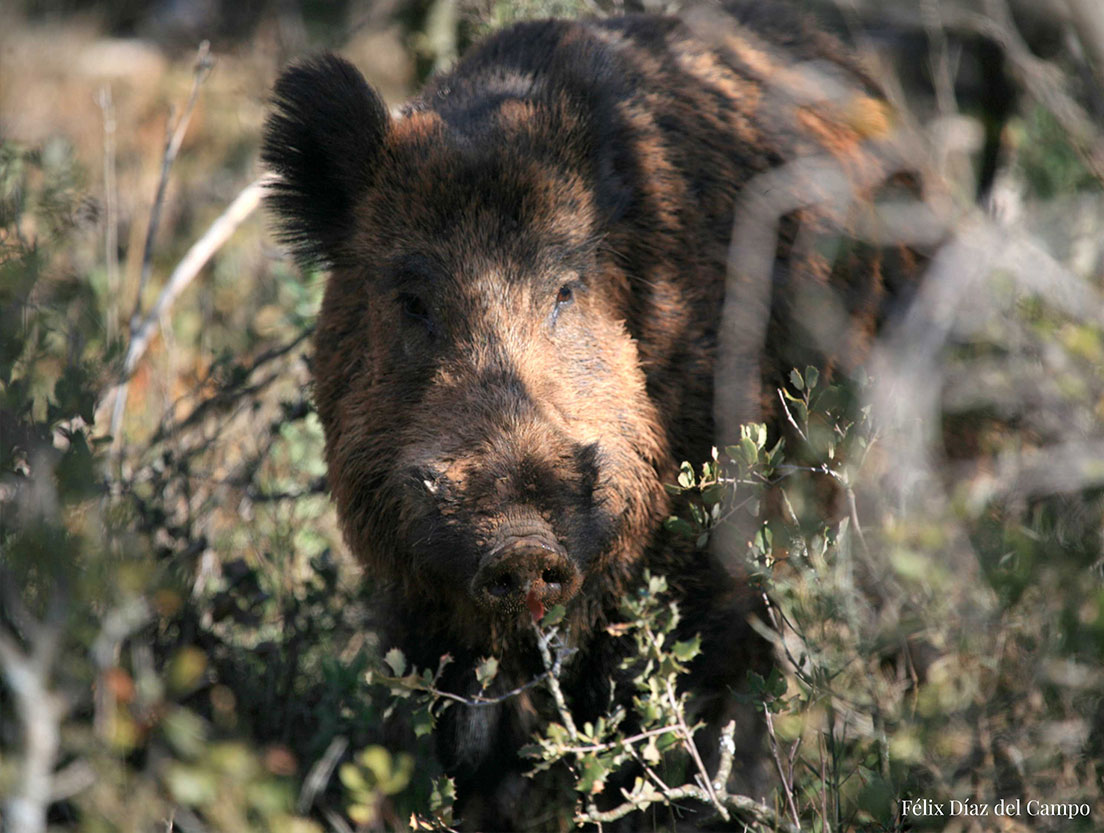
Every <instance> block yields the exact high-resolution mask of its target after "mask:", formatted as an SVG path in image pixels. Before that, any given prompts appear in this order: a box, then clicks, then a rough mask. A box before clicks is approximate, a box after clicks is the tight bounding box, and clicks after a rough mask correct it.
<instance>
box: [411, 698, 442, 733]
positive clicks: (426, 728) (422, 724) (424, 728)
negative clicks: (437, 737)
mask: <svg viewBox="0 0 1104 833" xmlns="http://www.w3.org/2000/svg"><path fill="white" fill-rule="evenodd" d="M411 721H412V723H413V724H414V736H415V737H419V738H420V737H422V736H424V735H428V734H429V733H430V732H432V731H433V727H434V725H435V724H436V723H437V719H436V718H435V717H434V716H433V712H432V711H431V710H430V707H429V706H428V705H427V706H425V707H424V708H421V709H418V710H417V711H416V712H414V715H413V717H412V718H411Z"/></svg>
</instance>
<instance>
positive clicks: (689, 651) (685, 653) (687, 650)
mask: <svg viewBox="0 0 1104 833" xmlns="http://www.w3.org/2000/svg"><path fill="white" fill-rule="evenodd" d="M671 653H672V654H674V655H675V657H676V658H677V659H678V660H679V661H680V662H689V661H690V660H692V659H693V658H694V657H696V656H697V655H698V654H700V653H701V634H695V635H694V638H693V639H690V640H687V641H685V642H676V643H675V644H674V645H672V646H671Z"/></svg>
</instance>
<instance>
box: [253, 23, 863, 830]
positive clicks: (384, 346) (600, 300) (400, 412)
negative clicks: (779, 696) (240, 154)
mask: <svg viewBox="0 0 1104 833" xmlns="http://www.w3.org/2000/svg"><path fill="white" fill-rule="evenodd" d="M756 5H757V4H748V3H745V4H741V5H739V6H733V7H732V8H731V9H730V13H731V14H730V15H728V16H718V15H715V16H714V17H712V18H708V17H704V18H703V17H699V18H697V21H698V23H697V25H695V24H694V23H693V22H690V23H684V22H681V21H679V20H677V19H674V18H665V17H654V16H630V17H625V18H617V19H610V20H603V21H594V22H567V21H541V22H533V23H523V24H519V25H516V26H513V27H511V28H509V29H507V30H505V31H503V32H500V33H498V34H497V35H495V36H493V37H491V38H489V39H488V40H486V41H485V42H483V43H482V44H480V45H478V46H477V47H475V48H474V49H473V50H472V51H471V52H470V53H469V54H468V55H467V56H466V57H465V58H464V59H463V60H462V61H461V62H460V63H459V64H458V65H457V66H456V67H455V69H453V70H452V71H451V72H449V73H447V74H445V75H443V76H441V77H439V78H437V79H435V80H434V81H432V82H431V83H430V84H429V85H428V86H427V87H426V89H425V90H424V91H423V92H422V94H421V95H420V96H419V97H418V98H417V99H415V100H414V101H412V102H411V103H410V104H408V105H407V106H406V108H405V109H404V111H403V114H402V116H401V117H400V118H397V119H394V120H393V119H391V118H390V117H389V116H388V115H387V112H386V109H385V108H384V106H383V105H382V103H381V102H380V100H379V99H378V97H377V96H376V95H375V94H374V93H373V92H372V91H371V90H370V89H369V88H368V87H367V86H366V85H365V84H364V82H363V80H362V79H361V78H360V76H359V74H358V73H357V72H356V71H355V70H354V69H352V67H350V66H349V65H348V64H346V63H345V62H343V61H341V60H340V59H337V58H333V57H329V56H328V57H323V58H318V59H314V60H311V61H308V62H306V63H303V64H300V65H298V66H297V67H294V68H292V69H291V70H289V71H288V72H287V73H286V74H285V75H284V76H283V77H282V78H281V80H280V81H279V82H278V84H277V86H276V92H275V110H274V113H273V115H272V117H271V118H270V121H269V124H268V126H267V130H266V137H265V143H264V150H263V158H264V160H265V163H266V164H267V165H268V166H269V168H270V169H272V170H273V171H275V172H276V173H278V174H279V175H280V177H281V182H280V184H279V185H277V186H276V187H275V189H274V191H273V196H272V197H271V198H270V201H271V207H272V208H273V210H274V212H275V213H276V215H277V217H278V218H279V220H280V222H281V228H282V233H283V237H284V240H285V241H286V242H288V243H289V244H290V245H291V246H292V249H293V251H294V252H295V253H296V254H297V255H298V256H299V257H300V259H302V260H304V261H306V262H314V263H317V262H321V263H323V264H326V265H328V266H330V267H332V276H331V278H330V281H329V284H328V287H327V291H326V297H325V301H324V303H323V308H322V311H321V314H320V318H319V325H318V334H317V341H316V347H317V355H316V358H315V396H316V402H317V406H318V412H319V415H320V417H321V420H322V423H323V426H324V427H325V431H326V448H327V461H328V465H329V475H330V484H331V488H332V489H333V495H334V499H335V501H336V503H337V506H338V510H339V515H340V518H341V522H342V524H343V528H344V532H345V537H346V540H347V541H348V543H349V546H350V547H351V548H352V550H353V551H354V552H355V553H356V554H357V556H358V557H359V558H360V559H361V560H362V561H363V563H364V564H365V566H366V568H367V570H368V572H369V574H370V575H371V576H372V578H373V579H374V580H375V581H378V582H379V583H380V586H381V588H382V589H381V593H380V597H381V609H382V610H385V611H386V617H385V623H386V634H387V636H388V637H389V638H390V639H391V640H392V641H393V642H394V643H395V644H398V645H399V646H400V647H401V648H402V649H403V650H404V652H405V653H406V654H407V656H408V657H409V658H410V659H411V660H412V661H413V662H415V663H417V664H418V665H421V666H429V667H435V666H436V664H437V661H438V658H439V657H440V656H441V655H442V654H444V653H450V654H451V655H452V656H453V657H454V658H455V660H456V661H455V662H454V663H453V664H452V665H451V666H450V667H449V670H448V672H447V673H446V676H445V678H444V679H443V680H442V681H441V684H442V685H443V686H445V687H447V688H450V689H451V690H454V691H457V692H459V693H461V694H472V693H474V692H476V691H478V685H477V683H476V681H475V679H474V675H473V673H472V666H473V664H474V663H475V662H476V661H477V660H478V659H479V658H480V657H483V656H488V655H491V654H495V655H498V656H500V657H501V659H502V665H501V669H502V670H501V671H500V674H499V677H498V679H497V680H496V682H495V687H494V689H493V690H492V692H491V693H494V691H506V690H509V689H511V688H513V687H515V686H517V685H519V684H520V683H523V682H525V681H526V680H528V679H530V678H531V677H532V676H534V675H535V674H537V673H538V672H539V671H540V670H541V666H540V662H539V658H538V657H537V655H536V651H535V643H534V640H533V634H532V629H531V627H530V620H529V619H528V614H527V612H526V611H525V610H523V609H522V610H521V613H520V615H518V610H519V607H518V605H517V604H516V603H514V602H510V603H509V604H506V603H501V604H500V603H498V602H497V601H495V599H494V598H491V602H492V603H494V604H496V605H498V606H497V607H495V608H494V610H493V611H491V610H489V608H488V607H487V602H486V598H490V597H486V596H485V593H484V595H483V596H481V595H480V593H481V592H484V591H485V588H486V587H487V586H488V585H487V584H486V583H485V582H484V576H485V574H486V573H487V571H488V570H494V569H498V567H497V566H496V565H498V564H499V562H501V560H502V555H501V554H502V553H503V552H507V553H509V552H512V551H513V550H511V547H514V548H515V549H516V548H517V547H518V546H520V547H522V553H523V555H522V556H518V558H520V559H523V560H524V559H529V560H528V561H525V562H524V563H525V564H526V565H529V564H531V563H537V562H535V561H533V559H548V563H549V564H554V565H555V570H553V571H552V573H549V571H547V570H546V571H545V574H542V577H541V578H538V579H534V581H536V582H537V584H540V585H541V587H542V588H543V589H542V591H541V592H542V593H547V594H548V598H551V599H553V600H555V599H557V598H560V597H561V596H562V597H563V598H564V599H565V603H566V606H567V609H568V614H567V619H566V623H565V628H566V631H567V634H568V638H569V640H570V641H571V643H572V645H573V647H575V648H576V649H577V651H576V653H575V655H574V658H573V660H572V661H571V663H570V665H569V667H568V668H567V669H566V671H565V679H564V685H565V688H566V690H567V692H568V695H569V697H570V698H571V701H572V706H573V708H574V710H575V711H576V712H577V714H578V718H577V719H578V720H588V719H593V718H594V717H596V716H597V715H598V714H600V713H601V712H602V711H603V710H604V709H605V708H606V707H607V705H608V703H609V699H610V696H611V694H612V695H613V696H615V697H617V698H619V699H620V700H622V701H627V699H628V698H629V697H630V696H631V691H624V690H620V689H618V690H616V691H612V692H611V689H610V684H611V680H614V679H616V678H617V676H618V673H619V672H618V671H617V667H618V664H619V662H620V659H621V657H622V655H623V654H624V652H625V651H626V650H627V646H625V645H623V644H622V642H623V640H618V639H615V638H613V637H611V636H610V635H609V634H608V632H607V630H606V626H607V625H608V624H610V623H611V622H613V621H616V617H617V610H618V604H619V600H620V599H621V598H622V597H623V596H624V594H625V593H627V592H630V591H631V590H632V588H633V587H634V585H635V584H636V583H637V582H638V581H639V580H640V576H641V574H642V572H643V570H644V569H645V568H648V569H650V570H651V571H652V572H654V573H662V574H665V575H667V576H668V579H669V581H670V584H671V587H672V592H673V594H674V596H675V597H676V599H677V600H678V602H679V604H680V607H681V610H682V613H683V626H682V627H683V632H684V635H687V636H688V635H690V634H692V633H695V632H700V633H702V635H703V640H704V653H703V657H702V658H701V660H700V661H699V662H698V663H697V664H696V665H695V667H694V669H693V673H692V679H691V682H690V686H691V687H692V688H693V689H694V690H695V691H696V692H697V694H698V703H699V710H700V713H701V714H702V715H703V718H704V719H706V720H708V721H709V722H710V724H711V726H712V727H713V728H715V727H716V726H718V725H719V724H720V723H721V722H722V721H723V720H724V719H725V718H726V717H727V716H728V715H730V714H731V713H732V711H733V706H734V700H733V697H732V692H733V691H734V690H736V689H738V688H739V687H740V686H741V685H743V684H744V682H745V680H746V675H747V673H748V671H750V670H755V671H758V672H760V673H764V672H765V671H766V670H767V669H768V667H769V661H770V660H769V654H770V650H769V646H768V644H767V642H766V641H765V640H764V639H763V638H762V637H760V636H759V635H757V634H756V633H755V631H754V630H753V628H752V627H751V625H750V623H749V620H750V619H751V618H753V617H756V616H761V615H762V604H763V603H762V596H761V593H760V592H759V591H758V590H757V589H756V588H755V587H753V586H751V585H750V584H749V582H748V580H747V578H746V576H745V575H743V573H742V572H741V571H739V570H738V569H733V568H732V565H724V564H722V563H720V561H718V560H717V559H716V558H715V557H714V556H713V555H711V554H710V553H706V552H700V551H696V550H695V549H694V548H693V547H692V546H690V545H689V544H688V543H686V542H683V541H680V540H676V539H674V538H672V537H671V536H669V535H668V534H667V533H666V532H665V531H664V529H663V521H664V519H665V518H666V517H667V516H668V514H669V513H670V512H671V511H672V506H671V502H670V498H669V496H668V495H667V493H666V492H665V490H664V488H663V484H664V483H669V482H674V480H675V477H676V474H677V470H678V465H679V463H680V462H681V461H682V460H690V461H695V462H697V461H701V460H705V459H707V458H708V456H709V453H710V446H711V444H712V442H713V436H712V431H713V425H712V404H713V366H714V354H715V351H716V341H717V330H718V324H719V322H718V317H719V314H720V309H721V304H722V302H723V299H724V291H725V277H726V273H727V269H728V246H729V241H730V237H731V234H732V224H733V217H734V210H735V204H736V199H737V196H738V194H739V192H740V189H741V188H742V187H744V186H745V185H746V184H747V183H748V182H749V181H750V180H751V179H752V178H753V177H755V176H756V175H757V174H759V173H761V172H764V171H767V170H769V169H770V168H772V167H773V166H776V165H779V164H782V163H784V162H785V161H787V160H790V159H794V158H796V157H798V156H801V155H805V154H810V153H830V154H832V155H834V156H836V157H838V158H839V159H840V160H841V162H843V163H845V164H855V165H862V164H865V163H866V160H865V157H864V156H863V153H862V150H861V144H862V141H863V139H864V133H863V129H862V128H861V126H856V124H855V123H853V121H852V120H851V117H850V115H849V114H850V113H851V112H852V110H851V109H849V108H851V107H852V106H853V105H854V106H856V107H859V108H860V109H861V108H862V107H864V106H871V107H874V108H875V109H877V108H879V107H880V102H878V101H876V98H872V97H871V96H872V94H873V85H871V84H870V82H869V81H868V79H867V78H865V76H863V75H862V73H861V72H860V71H859V70H858V69H857V68H856V67H855V66H854V65H853V64H852V63H851V62H850V61H849V60H848V59H847V58H846V57H845V56H843V55H842V52H841V50H840V49H839V48H838V47H837V45H836V44H835V43H834V41H832V40H831V39H829V38H827V37H825V36H823V35H820V34H819V33H817V32H815V31H814V30H812V29H810V28H809V27H807V26H806V25H805V24H804V22H803V21H801V20H800V19H799V18H795V17H784V18H778V17H777V14H778V12H777V9H775V7H773V6H772V7H771V11H769V12H767V11H762V10H757V8H756ZM779 20H781V21H782V22H779ZM806 65H808V66H815V67H816V68H817V70H818V72H821V73H827V74H828V76H829V77H830V79H831V81H832V84H834V85H835V86H836V87H840V88H844V89H846V90H848V92H847V93H846V95H845V96H844V97H843V98H840V97H838V96H837V97H836V99H834V100H833V101H831V102H829V103H828V104H824V103H823V102H822V101H820V100H819V99H818V98H817V96H818V92H817V89H816V84H815V83H812V84H811V87H812V88H811V89H810V82H809V81H808V78H807V76H806V75H803V74H802V72H800V71H799V68H800V67H802V66H806ZM879 112H880V111H879ZM802 222H805V223H807V224H808V225H809V226H810V227H815V226H816V225H817V223H818V220H817V218H816V217H815V216H814V215H812V214H809V215H808V216H805V217H802V218H798V217H793V218H790V221H789V222H788V224H784V226H783V239H782V241H781V243H780V249H779V264H780V266H779V270H780V271H779V274H792V273H794V272H795V271H796V270H804V271H805V272H807V273H808V274H810V275H813V276H815V277H816V278H817V279H818V280H823V281H828V280H834V278H833V276H832V275H830V274H829V271H830V270H829V269H827V268H826V267H825V265H824V264H822V263H820V262H818V261H816V260H815V258H811V257H809V259H807V260H802V258H803V257H806V255H799V254H795V253H794V251H793V245H792V244H793V240H794V238H795V237H796V236H797V233H796V232H797V228H798V227H799V226H800V224H801V223H802ZM858 270H859V272H861V274H854V275H850V276H848V278H847V279H848V280H849V281H851V282H852V283H854V284H859V283H863V282H865V284H864V285H867V286H868V289H869V292H867V293H866V294H862V293H859V294H858V295H857V296H856V297H861V298H869V297H878V296H879V293H880V291H881V290H880V283H879V282H880V280H881V277H880V273H879V272H878V270H877V269H876V268H872V267H870V265H869V264H866V265H863V266H861V267H858ZM863 303H865V301H864V302H863ZM860 306H861V304H860ZM852 312H854V313H855V314H856V315H857V316H860V317H861V316H866V315H868V314H870V311H869V310H868V309H867V308H865V307H863V308H861V309H859V308H856V309H854V310H852ZM787 329H788V323H787V321H786V320H785V318H784V316H779V317H778V318H777V319H776V320H775V321H774V325H773V330H772V335H771V337H770V339H769V340H768V345H772V344H780V343H781V342H782V340H784V339H785V337H786V335H787ZM768 349H773V348H770V347H768ZM787 358H788V357H787ZM787 369H788V368H787V367H785V366H783V357H781V356H780V355H767V356H766V360H765V361H764V376H765V378H767V379H775V378H778V377H779V375H780V374H781V373H782V372H784V371H785V370H787ZM519 542H521V543H520V544H519ZM525 548H528V549H525ZM530 550H531V552H530ZM540 563H541V564H543V563H544V562H543V561H541V562H540ZM525 569H529V567H528V566H526V567H525ZM525 575H526V576H528V575H529V573H525ZM576 576H577V581H578V585H577V589H576V587H575V585H574V584H571V582H572V581H575V580H576V579H575V577H576ZM510 580H513V574H509V575H507V576H506V580H505V584H504V585H503V587H507V586H508V585H509V581H510ZM528 580H529V579H528V578H527V579H526V581H528ZM541 582H546V585H545V584H541ZM569 585H571V586H570V588H569ZM490 586H492V588H493V587H495V585H490ZM526 586H527V587H528V585H526ZM549 588H550V589H549ZM495 592H499V591H498V590H495ZM535 592H536V591H529V593H530V595H528V596H526V597H525V599H526V601H527V602H528V603H529V604H530V607H531V609H532V608H533V606H536V609H537V610H541V609H543V599H544V598H545V597H544V596H541V597H540V598H539V599H538V598H537V597H536V596H534V595H533V593H535ZM557 594H560V595H557ZM481 599H482V600H483V601H481ZM536 725H537V716H536V711H535V709H534V708H533V704H532V702H531V701H530V700H529V699H528V697H527V696H526V695H522V696H520V697H517V698H515V699H513V700H511V701H509V702H507V703H505V704H503V705H501V706H497V707H494V708H482V709H464V708H452V709H449V710H448V712H446V720H445V721H444V722H443V725H442V726H441V727H440V728H439V738H438V741H439V742H438V746H439V749H440V750H441V755H442V758H443V760H444V762H445V764H446V766H447V767H448V768H449V770H450V772H452V774H454V775H455V776H456V777H457V781H458V786H459V788H460V810H461V813H462V815H463V817H464V819H465V823H466V824H468V825H470V826H471V827H473V828H481V829H507V828H515V827H523V826H526V825H529V824H534V823H542V822H541V821H540V818H541V816H540V813H541V812H543V808H540V809H538V808H536V807H535V806H533V805H534V803H539V801H535V799H534V798H533V796H534V795H539V784H538V785H533V784H531V783H530V782H529V781H527V780H526V779H524V778H522V775H521V773H523V772H524V771H525V770H526V768H527V767H526V764H525V762H523V761H522V760H520V759H519V757H518V755H517V750H518V748H519V747H520V746H521V745H522V744H523V743H525V742H526V740H527V738H528V737H529V735H530V734H531V733H532V731H533V730H534V728H535V727H536ZM756 743H757V735H756V734H755V733H754V732H752V733H751V735H749V737H747V738H745V745H746V746H747V747H748V748H750V747H754V746H755V744H756ZM752 757H754V756H753V755H752ZM534 791H537V792H534Z"/></svg>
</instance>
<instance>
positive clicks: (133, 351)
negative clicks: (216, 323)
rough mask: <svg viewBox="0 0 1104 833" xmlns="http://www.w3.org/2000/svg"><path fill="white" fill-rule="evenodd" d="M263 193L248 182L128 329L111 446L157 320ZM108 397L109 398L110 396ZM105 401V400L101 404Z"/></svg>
mask: <svg viewBox="0 0 1104 833" xmlns="http://www.w3.org/2000/svg"><path fill="white" fill-rule="evenodd" d="M263 190H264V178H263V177H262V178H261V179H258V180H255V181H254V182H251V183H250V184H249V185H248V186H246V187H245V189H244V190H242V192H241V193H239V194H238V196H237V197H236V198H235V199H234V201H233V202H232V203H230V205H229V206H228V207H227V208H226V210H225V211H223V212H222V214H220V215H219V217H218V219H216V220H215V221H214V222H213V223H212V224H211V225H210V227H208V229H207V231H205V232H204V233H203V236H202V237H200V238H199V240H197V241H196V242H195V243H193V244H192V247H191V248H190V249H189V250H188V253H187V254H185V255H184V257H183V258H182V259H181V261H180V262H179V263H178V264H177V265H176V268H175V269H173V272H172V274H171V275H170V276H169V280H168V283H166V284H165V288H164V289H162V290H161V294H160V295H159V296H158V298H157V302H156V303H155V304H154V305H153V309H151V310H150V311H149V314H148V315H146V317H145V319H144V320H143V321H142V322H141V324H140V325H132V328H131V333H132V335H131V340H130V344H129V345H128V346H127V353H126V358H125V359H124V361H123V373H122V381H121V382H120V383H119V384H118V385H117V386H116V387H115V388H114V389H113V391H112V393H113V394H114V396H115V403H114V409H113V411H112V416H111V434H112V436H113V437H115V442H116V444H118V442H119V427H120V425H121V424H122V420H123V414H124V412H125V411H126V402H127V389H128V381H129V379H130V377H131V376H132V375H133V373H134V370H135V368H136V367H137V365H138V361H139V359H141V358H142V356H143V355H144V354H145V352H146V349H147V348H148V347H149V343H150V341H151V340H152V338H153V335H154V333H155V332H156V331H157V329H158V327H159V326H160V322H161V320H162V319H163V318H164V316H165V315H167V314H168V311H169V309H170V308H171V307H172V305H173V303H174V302H175V301H176V299H177V298H179V297H180V294H181V293H182V292H183V291H184V290H185V289H186V288H187V287H188V285H189V284H190V283H191V282H192V280H193V279H194V278H195V276H196V275H198V274H199V272H200V270H201V269H202V268H203V267H204V265H205V264H206V263H207V261H208V260H210V258H211V257H212V255H214V253H215V252H217V251H218V250H219V249H220V248H221V247H222V246H223V244H224V243H226V241H227V240H228V239H229V238H230V236H231V235H232V234H233V233H234V231H236V230H237V228H238V226H240V225H241V224H242V223H243V222H244V221H245V220H246V218H247V217H249V215H250V214H252V213H253V211H254V210H255V209H256V208H257V206H258V205H259V204H260V200H261V194H262V193H263ZM110 395H111V394H109V396H110ZM106 400H107V397H105V400H104V401H106Z"/></svg>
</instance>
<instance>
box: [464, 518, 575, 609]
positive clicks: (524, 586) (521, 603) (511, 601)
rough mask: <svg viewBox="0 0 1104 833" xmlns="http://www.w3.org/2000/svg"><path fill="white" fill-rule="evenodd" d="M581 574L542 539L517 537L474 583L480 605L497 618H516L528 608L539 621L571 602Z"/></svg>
mask: <svg viewBox="0 0 1104 833" xmlns="http://www.w3.org/2000/svg"><path fill="white" fill-rule="evenodd" d="M581 584H582V574H581V573H580V572H579V569H578V568H577V567H576V566H575V565H574V564H573V563H572V562H571V560H570V559H569V558H568V557H567V555H566V554H565V553H564V552H563V550H562V549H561V548H560V547H559V546H557V545H556V544H553V543H551V542H550V541H548V540H546V539H545V538H544V537H543V536H525V537H515V538H512V539H510V540H509V541H507V542H506V543H505V544H504V545H503V546H501V547H499V548H497V549H496V550H495V551H494V552H493V553H492V554H491V555H490V557H489V558H488V559H487V560H486V562H484V564H483V565H482V566H481V567H480V568H479V571H478V572H477V573H476V575H475V578H474V579H473V580H472V584H471V591H472V595H473V596H474V597H475V600H476V602H477V603H479V604H480V605H481V606H483V607H485V608H488V609H490V610H491V611H493V612H494V613H496V614H500V615H505V616H513V615H517V614H518V613H520V612H521V610H522V609H523V607H528V608H529V613H530V614H531V615H532V617H533V621H539V620H540V619H541V618H542V617H543V616H544V614H545V611H546V610H547V609H548V608H549V607H551V606H552V605H554V604H560V603H563V602H566V601H568V600H569V599H570V598H571V597H572V596H574V595H575V594H576V593H577V592H578V590H579V586H580V585H581Z"/></svg>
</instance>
